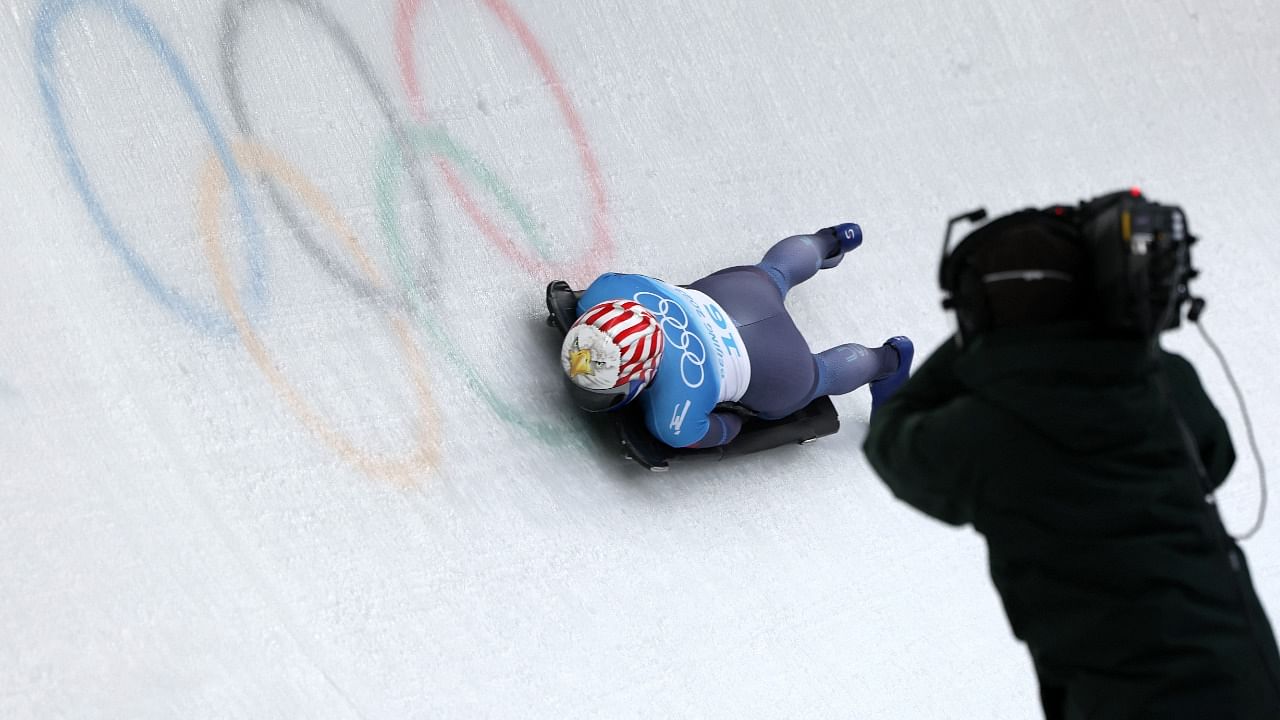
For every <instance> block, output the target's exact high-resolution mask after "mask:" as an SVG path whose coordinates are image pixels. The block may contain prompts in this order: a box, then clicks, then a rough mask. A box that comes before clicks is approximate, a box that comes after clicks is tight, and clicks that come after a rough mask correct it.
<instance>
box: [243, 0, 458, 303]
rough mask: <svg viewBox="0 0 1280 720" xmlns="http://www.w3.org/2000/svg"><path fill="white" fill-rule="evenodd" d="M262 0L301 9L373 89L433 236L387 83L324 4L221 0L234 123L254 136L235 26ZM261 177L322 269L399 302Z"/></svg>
mask: <svg viewBox="0 0 1280 720" xmlns="http://www.w3.org/2000/svg"><path fill="white" fill-rule="evenodd" d="M265 2H277V3H281V2H282V3H285V4H288V5H292V6H294V7H295V8H297V9H299V10H301V11H302V12H303V13H305V14H306V15H307V17H309V18H310V19H312V20H313V21H315V22H316V23H317V24H319V25H320V27H321V28H323V29H324V31H325V33H326V34H327V35H328V37H329V38H330V40H332V41H333V42H334V44H335V45H337V46H338V48H339V49H341V51H342V53H343V55H344V56H345V57H346V59H347V61H348V62H349V63H351V65H352V66H353V67H354V68H355V69H356V72H357V73H359V75H360V79H361V81H363V83H364V85H365V88H366V89H367V90H368V91H369V92H370V94H372V95H373V98H374V102H376V103H377V105H378V110H379V111H381V113H382V116H383V118H384V119H385V120H386V121H387V125H388V126H390V128H391V134H392V137H393V138H394V139H395V141H396V143H398V144H399V146H400V158H401V160H402V162H404V168H405V172H406V173H408V175H409V178H410V182H411V183H412V184H413V189H414V192H415V193H417V196H418V201H419V202H420V203H421V205H422V209H423V212H424V213H425V216H426V227H427V228H429V229H430V232H431V235H433V236H438V234H439V233H438V231H437V229H436V220H435V212H434V209H433V208H432V205H431V198H430V193H429V192H428V191H427V183H426V179H425V178H424V176H423V173H422V168H421V166H420V165H419V163H418V158H417V155H416V154H415V153H414V152H412V149H411V146H410V144H409V138H408V134H407V133H406V131H405V126H404V123H403V121H402V120H401V118H400V115H399V114H398V113H397V112H396V109H395V106H394V104H393V103H392V101H391V97H390V95H389V94H388V93H387V91H386V88H385V87H383V85H382V82H381V81H379V80H378V77H377V75H376V74H375V73H374V71H373V68H372V66H371V65H370V63H369V59H368V58H367V57H366V56H365V54H364V53H363V52H361V51H360V48H359V47H357V46H356V44H355V41H354V40H352V38H351V35H350V34H349V33H348V32H347V30H346V28H344V27H343V26H342V25H341V24H340V23H339V22H338V21H337V19H336V18H334V17H333V15H331V14H330V13H329V11H328V10H326V9H325V8H324V6H322V5H321V4H320V3H318V2H316V1H315V0H228V2H227V3H226V5H225V6H224V8H223V13H222V26H221V30H220V39H219V45H220V47H221V48H222V58H221V62H222V78H223V83H224V85H225V88H226V93H227V100H228V102H229V103H230V104H231V113H232V115H234V116H235V120H236V126H237V128H238V129H239V131H240V133H241V134H242V135H244V136H245V137H248V138H251V139H252V138H255V135H254V130H253V125H252V124H251V123H250V122H249V113H248V112H247V111H246V109H245V102H244V93H243V92H242V87H241V84H240V80H239V75H238V71H239V56H238V53H239V49H240V34H241V33H240V30H241V26H242V20H243V17H244V14H245V12H246V11H247V10H248V9H249V7H250V6H252V5H255V4H258V5H261V4H263V3H265ZM265 180H266V187H267V193H268V194H269V195H270V197H271V201H272V203H273V204H274V205H275V206H276V208H277V209H278V210H279V212H280V214H281V215H283V216H284V218H285V220H286V222H287V224H288V225H289V227H291V228H292V229H293V233H294V237H295V238H297V240H298V243H299V244H301V245H302V248H303V250H305V251H306V252H307V254H308V255H310V256H311V257H312V258H313V259H314V260H315V261H316V262H318V263H319V264H320V266H321V267H322V268H324V270H325V271H326V272H328V273H329V274H330V275H332V276H333V277H334V278H336V279H337V280H338V281H339V282H341V283H342V284H343V285H346V286H347V287H348V288H350V289H351V290H352V291H354V292H355V293H356V294H357V295H359V296H360V297H363V298H365V299H369V300H374V301H379V302H382V303H388V304H392V305H400V304H401V301H400V300H399V298H387V297H382V296H381V294H380V292H379V291H378V289H377V288H374V287H373V286H371V285H370V284H369V282H368V281H367V280H365V279H363V278H361V277H360V276H359V275H356V274H354V273H352V272H351V270H349V269H348V268H347V266H346V265H345V264H344V263H342V262H340V261H338V260H337V259H336V258H334V257H333V256H332V255H331V254H330V253H329V252H328V251H326V250H325V249H324V248H323V247H322V246H321V245H320V243H318V242H317V241H316V239H315V238H314V237H313V236H312V234H311V232H310V230H308V229H307V226H306V224H304V223H302V222H300V221H299V220H298V213H297V212H296V211H295V210H294V208H293V205H292V204H291V203H290V202H289V200H288V197H287V196H286V195H285V193H284V192H282V191H281V189H280V188H279V187H277V186H276V184H275V183H273V182H271V181H270V179H269V178H265ZM432 239H434V237H433V238H432Z"/></svg>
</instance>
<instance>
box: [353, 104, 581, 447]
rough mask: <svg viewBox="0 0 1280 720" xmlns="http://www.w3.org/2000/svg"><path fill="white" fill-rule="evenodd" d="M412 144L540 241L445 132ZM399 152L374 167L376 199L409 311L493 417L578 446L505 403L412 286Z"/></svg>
mask: <svg viewBox="0 0 1280 720" xmlns="http://www.w3.org/2000/svg"><path fill="white" fill-rule="evenodd" d="M409 137H410V140H411V141H412V143H413V145H414V147H415V149H417V148H421V149H425V150H427V151H429V152H431V153H433V154H434V155H436V156H438V157H446V158H448V159H449V161H450V162H452V163H453V164H454V165H456V166H458V167H461V168H462V169H464V170H466V171H467V174H468V175H470V176H471V177H472V178H473V179H474V180H475V181H477V182H479V183H480V184H482V185H484V186H485V187H487V188H488V189H489V191H490V193H492V194H493V196H494V198H495V199H497V200H498V202H499V203H500V204H501V205H502V206H503V208H504V209H506V210H507V211H508V212H509V213H511V215H512V216H513V217H514V218H515V220H516V223H517V224H518V225H520V227H521V228H523V229H524V230H525V232H527V233H529V234H530V235H531V236H532V237H536V235H535V233H536V232H537V226H536V224H535V223H534V222H533V219H532V218H531V217H530V216H529V213H528V211H527V210H526V209H525V208H524V206H522V205H521V204H520V203H519V201H517V200H516V199H515V196H514V194H513V193H512V192H511V190H510V188H508V187H507V186H506V185H504V184H503V183H502V181H501V180H499V179H498V176H497V175H495V174H494V173H493V171H491V170H490V169H489V168H488V167H485V166H484V165H483V164H482V163H481V162H480V161H479V160H478V159H477V158H476V157H475V156H473V155H471V154H470V153H468V152H466V151H465V150H463V149H462V148H461V147H459V146H458V144H457V143H456V142H455V141H454V140H453V139H452V138H450V137H449V136H448V135H447V134H446V133H445V132H444V130H443V129H442V128H436V127H418V126H415V127H413V128H412V129H411V132H410V135H409ZM398 152H399V146H398V143H395V142H394V141H392V142H387V143H384V144H383V149H382V152H381V153H379V155H378V161H377V164H376V166H375V168H374V178H375V180H374V187H375V195H376V197H377V211H378V220H379V225H380V226H381V228H382V232H383V236H384V238H385V239H386V242H387V247H388V251H389V253H388V254H389V255H390V256H391V257H392V259H393V264H394V265H395V267H396V268H397V269H398V271H399V272H398V274H399V276H400V284H401V289H402V290H403V291H404V292H405V294H406V296H407V297H408V300H409V307H410V309H411V310H412V312H413V314H414V315H415V316H416V317H417V318H418V320H419V322H420V324H421V325H422V327H423V328H424V329H425V330H426V331H427V332H428V333H429V334H430V335H431V337H432V339H433V340H434V341H435V345H436V346H437V347H438V348H439V349H442V350H443V351H444V353H445V356H446V357H447V358H448V359H449V361H450V362H451V363H453V365H454V367H455V368H457V369H458V371H459V372H460V373H461V374H462V375H464V376H465V377H466V379H467V385H468V386H469V387H470V388H471V389H472V390H473V391H474V392H475V393H476V394H478V395H479V396H480V397H481V398H482V399H483V400H484V401H485V403H486V404H487V405H488V406H489V407H490V408H491V409H492V410H493V412H494V413H495V414H496V415H497V416H498V417H500V418H502V419H503V420H505V421H506V422H507V423H508V424H510V425H513V426H515V427H518V428H520V429H521V430H524V431H525V432H526V433H528V434H529V435H530V436H532V437H533V438H534V439H536V440H540V441H542V442H544V443H546V444H548V445H554V446H561V445H566V444H569V443H570V442H572V441H573V436H572V435H569V434H566V433H565V432H564V430H563V427H562V426H561V425H560V424H559V423H550V422H546V421H539V420H535V419H530V418H528V417H525V416H524V415H523V414H522V413H521V412H520V411H519V410H517V409H516V408H515V407H513V406H512V405H511V404H510V403H508V402H507V401H506V400H504V399H503V398H502V397H501V396H500V395H498V393H497V392H495V391H494V390H493V388H491V387H490V386H489V384H488V382H487V381H486V380H485V379H484V378H483V377H482V376H481V374H480V372H479V371H477V370H476V368H475V367H474V366H473V365H472V364H471V363H469V362H468V361H467V359H466V357H465V355H464V353H463V352H462V350H461V348H459V346H458V344H457V343H456V342H454V341H453V339H452V338H451V337H450V336H449V334H448V332H447V331H446V329H445V324H444V323H439V322H434V321H432V320H431V313H430V312H429V308H428V305H429V303H430V300H429V299H428V298H426V297H425V296H424V293H423V290H422V289H421V288H420V287H419V286H418V285H417V283H415V282H414V281H413V278H412V276H411V274H410V273H409V271H408V265H407V263H406V262H405V260H404V258H405V247H404V241H403V239H402V238H401V234H400V221H399V218H398V217H397V215H396V203H395V200H394V198H395V188H396V183H397V178H398V175H397V174H396V172H395V168H396V167H397V166H398V167H404V163H403V162H397V158H396V157H395V155H396V153H398Z"/></svg>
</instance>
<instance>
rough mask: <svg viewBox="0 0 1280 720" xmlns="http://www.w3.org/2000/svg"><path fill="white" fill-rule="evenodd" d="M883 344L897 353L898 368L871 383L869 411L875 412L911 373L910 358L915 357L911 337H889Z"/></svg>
mask: <svg viewBox="0 0 1280 720" xmlns="http://www.w3.org/2000/svg"><path fill="white" fill-rule="evenodd" d="M884 344H885V345H888V346H889V347H891V348H893V349H894V350H896V351H897V353H898V369H897V370H894V371H893V372H891V373H889V374H888V375H886V376H884V377H882V378H880V379H879V380H874V381H872V383H871V412H873V413H874V412H875V411H876V408H878V407H880V406H881V405H883V404H884V403H885V401H887V400H888V399H889V398H890V397H893V394H894V393H895V392H897V391H898V388H900V387H902V383H904V382H906V381H907V377H908V376H910V374H911V360H912V358H914V357H915V354H916V347H915V345H912V344H911V338H908V337H906V336H903V335H899V336H897V337H891V338H889V339H888V340H885V341H884Z"/></svg>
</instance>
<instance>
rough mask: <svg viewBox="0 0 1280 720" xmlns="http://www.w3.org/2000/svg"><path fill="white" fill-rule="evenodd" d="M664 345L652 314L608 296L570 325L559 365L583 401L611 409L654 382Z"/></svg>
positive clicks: (591, 406)
mask: <svg viewBox="0 0 1280 720" xmlns="http://www.w3.org/2000/svg"><path fill="white" fill-rule="evenodd" d="M662 348H663V336H662V327H661V325H660V323H659V322H658V319H657V318H656V317H655V316H654V314H653V313H652V312H650V311H649V310H648V309H647V308H645V307H644V306H643V305H641V304H640V303H638V302H635V301H634V300H623V299H614V300H606V301H604V302H602V303H599V304H597V305H594V306H592V307H591V308H590V309H588V310H587V311H586V312H585V313H583V314H582V316H581V317H579V318H578V319H577V321H575V322H574V323H573V325H572V326H570V328H569V332H568V333H567V334H566V335H565V338H564V344H562V345H561V346H560V364H561V366H562V367H563V368H564V372H565V374H566V375H567V376H568V379H569V382H570V384H571V387H572V388H576V389H578V391H579V392H576V393H575V396H576V397H578V398H579V399H580V402H579V405H582V406H584V407H585V408H586V409H588V410H612V409H615V408H618V407H621V406H622V405H625V404H626V403H627V402H630V401H631V400H632V399H633V398H635V396H636V395H637V394H638V393H639V392H640V391H641V390H642V389H644V388H645V387H646V386H647V385H648V384H649V383H650V382H651V381H652V380H653V376H654V375H655V374H656V373H657V371H658V363H659V362H660V361H661V360H662ZM583 391H585V393H584V392H583ZM587 393H589V394H590V395H588V394H587ZM592 395H594V396H595V397H592Z"/></svg>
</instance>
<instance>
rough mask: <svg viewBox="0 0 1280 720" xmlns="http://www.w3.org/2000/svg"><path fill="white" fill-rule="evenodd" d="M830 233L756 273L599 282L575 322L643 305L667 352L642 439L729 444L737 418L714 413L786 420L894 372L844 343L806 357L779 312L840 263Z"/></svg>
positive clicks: (891, 353) (887, 352)
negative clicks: (728, 406)
mask: <svg viewBox="0 0 1280 720" xmlns="http://www.w3.org/2000/svg"><path fill="white" fill-rule="evenodd" d="M843 255H844V253H843V252H842V250H841V245H840V240H839V239H838V238H837V237H836V234H835V233H834V232H832V231H831V230H827V231H821V232H819V233H816V234H813V235H794V236H792V237H789V238H786V239H784V240H782V241H780V242H778V243H777V244H776V245H774V246H773V247H772V248H770V249H769V251H768V252H767V253H765V256H764V259H763V260H761V261H760V262H759V263H757V264H755V265H742V266H737V267H731V268H726V269H724V270H720V271H718V272H715V273H712V274H711V275H708V276H707V277H704V278H702V279H700V280H697V281H695V282H693V283H690V284H689V285H687V286H684V287H677V286H674V285H671V284H668V283H666V282H663V281H661V280H657V279H655V278H651V277H647V276H644V275H629V274H618V273H606V274H604V275H601V276H600V277H598V278H597V279H596V280H595V282H593V283H592V284H591V286H590V287H588V288H587V290H586V291H585V292H584V294H583V295H582V298H581V299H580V300H579V301H578V308H577V310H578V314H579V315H581V314H582V313H584V312H586V311H587V310H588V309H589V308H591V307H592V306H593V305H595V304H597V303H600V302H603V301H606V300H612V299H615V298H625V299H631V300H635V301H636V302H638V303H640V304H641V305H644V306H645V307H646V308H648V309H649V310H650V311H652V312H653V313H654V315H655V316H656V317H657V318H658V320H659V322H660V323H661V325H662V330H663V336H664V339H665V349H664V351H663V356H662V360H661V362H660V363H659V365H658V372H657V374H656V376H655V377H654V379H653V382H652V384H651V385H650V386H649V387H648V388H646V389H645V390H644V391H643V392H641V393H640V395H639V397H638V398H637V400H636V402H639V403H641V406H642V408H643V410H644V414H645V421H646V424H647V426H648V429H649V431H650V432H651V433H653V435H654V436H655V437H657V438H658V439H659V440H661V441H663V442H664V443H666V444H668V445H670V446H672V447H677V448H679V447H714V446H717V445H724V444H726V443H728V442H730V441H732V440H733V438H734V437H736V436H737V434H738V432H739V431H740V430H741V429H742V422H743V418H742V416H741V415H740V414H738V413H736V412H732V411H717V410H716V405H717V404H718V403H720V402H725V401H729V402H737V403H739V404H741V405H743V406H745V407H746V408H748V409H750V410H752V411H754V412H755V413H757V414H758V415H759V416H760V417H762V418H765V419H777V418H782V417H786V416H787V415H790V414H791V413H793V412H795V411H797V410H799V409H801V408H803V407H805V406H806V405H808V404H809V403H810V402H812V401H813V400H814V398H817V397H819V396H822V395H842V394H844V393H847V392H851V391H853V390H855V389H856V388H858V387H861V386H862V385H865V384H866V383H868V382H872V381H875V380H878V379H880V378H883V377H886V376H888V375H890V374H891V373H894V371H896V370H897V368H898V353H897V352H896V351H895V350H894V349H893V348H892V347H890V346H888V345H885V346H881V347H877V348H868V347H865V346H863V345H858V344H856V343H848V344H845V345H839V346H837V347H834V348H831V349H829V350H825V351H823V352H821V353H818V354H813V353H811V352H810V350H809V345H808V343H807V342H805V339H804V336H803V335H802V334H801V333H800V331H799V329H797V328H796V326H795V323H794V322H793V321H792V320H791V316H790V315H789V314H788V313H787V310H786V307H785V306H784V304H783V302H784V300H785V299H786V296H787V293H788V292H789V291H790V290H791V288H793V287H794V286H796V285H798V284H800V283H802V282H804V281H805V280H808V279H809V278H811V277H813V276H814V275H815V274H816V273H817V272H818V270H820V269H824V268H831V267H835V266H836V265H837V264H839V262H840V260H841V259H842V258H843Z"/></svg>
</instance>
